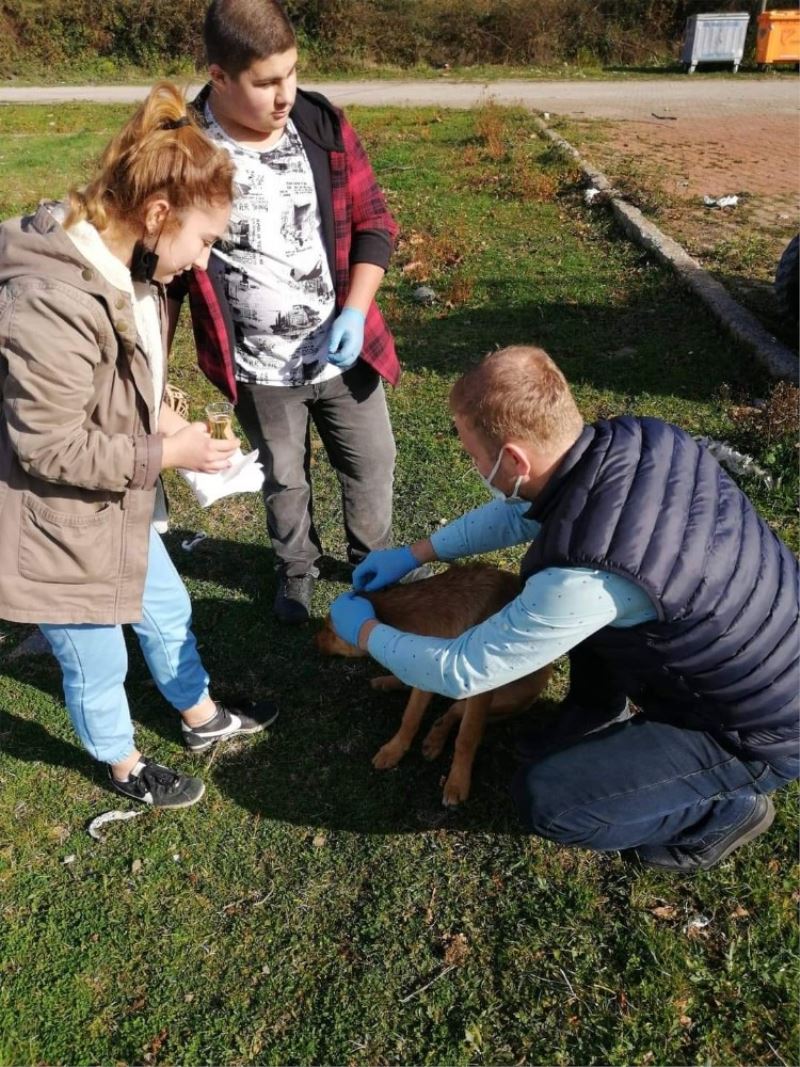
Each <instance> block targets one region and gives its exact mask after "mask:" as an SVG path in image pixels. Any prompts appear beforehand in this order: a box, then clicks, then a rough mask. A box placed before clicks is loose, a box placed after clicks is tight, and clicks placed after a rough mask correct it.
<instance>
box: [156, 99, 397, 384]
mask: <svg viewBox="0 0 800 1067" xmlns="http://www.w3.org/2000/svg"><path fill="white" fill-rule="evenodd" d="M207 93H208V87H206V89H204V90H203V92H201V94H200V96H199V97H198V98H197V100H196V101H195V104H194V106H195V108H196V109H197V111H198V112H199V114H200V115H201V116H202V112H203V105H204V103H205V99H206V96H207ZM302 95H303V97H304V98H305V102H306V103H305V107H306V110H307V109H308V106H309V103H310V104H311V105H313V102H314V95H315V94H313V95H309V94H302ZM317 99H319V98H317ZM325 104H326V106H327V108H328V110H329V112H330V113H332V114H334V115H335V116H336V117H337V120H338V127H339V135H340V144H341V148H338V147H337V148H328V149H327V151H328V158H329V161H330V198H331V205H332V208H333V227H334V262H335V270H334V278H333V283H334V288H335V290H336V305H337V308H341V307H343V306H344V303H345V301H346V300H347V296H348V294H349V292H350V270H351V267H352V266H353V265H354V264H355V263H359V262H366V263H377V264H378V266H381V267H384V268H385V267H386V266H387V264H388V258H389V255H390V254H391V249H392V248H393V246H394V241H395V238H396V237H397V223H396V222H395V221H394V219H393V218H392V216H391V215H390V213H389V210H388V208H387V206H386V201H385V199H384V197H383V193H382V192H381V190H380V188H379V187H378V183H377V181H376V179H375V174H374V172H373V170H372V166H371V165H370V162H369V159H368V158H367V154H366V152H365V151H364V149H363V147H362V145H361V142H360V141H359V139H358V136H357V134H356V132H355V130H354V129H353V127H352V126H351V125H350V123H349V122H348V121H347V120H346V119H345V118H344V115H343V114H342V112H341V111H339V110H338V109H336V108H333V107H332V106H331V105H330V104H328V103H327V101H325ZM317 106H319V105H317ZM300 132H301V137H302V130H301V131H300ZM312 170H313V160H312ZM314 179H315V184H316V186H317V192H318V194H320V195H324V189H323V190H321V189H320V181H319V178H318V175H317V173H315V174H314ZM370 235H372V237H373V238H374V237H376V236H377V237H378V241H379V244H381V245H383V246H384V247H385V248H386V249H387V250H388V251H387V254H386V255H385V262H382V261H381V260H382V259H383V258H384V256H382V255H376V254H375V251H376V249H375V241H374V240H373V241H370ZM360 236H361V237H362V239H363V242H362V243H365V244H367V245H368V246H371V247H367V248H366V249H361V250H360V249H359V237H360ZM187 293H188V295H189V305H190V308H191V313H192V328H193V330H194V337H195V344H196V346H197V362H198V364H199V366H200V369H201V370H202V371H203V373H204V374H205V375H206V377H207V378H208V379H209V380H210V381H212V382H213V383H214V385H216V386H217V388H219V389H220V390H221V391H222V392H223V393H225V394H226V396H228V397H230V399H231V400H233V401H234V402H235V401H236V395H237V389H236V378H235V362H234V352H233V327H232V321H231V315H230V309H229V308H228V307H227V302H226V301H225V297H224V294H223V293H222V292H221V290H220V289H219V288H218V287H217V286H216V285H215V284H214V283H213V282H212V279H211V276H210V275H209V274H207V273H206V272H205V271H199V270H193V271H192V272H191V274H190V275H188V279H187V278H186V277H179V278H177V279H176V280H175V281H174V282H173V283H171V284H170V287H169V296H170V298H171V299H173V300H176V301H178V302H181V301H182V300H183V298H184V296H185V295H186V294H187ZM361 358H362V359H363V360H364V361H365V362H366V363H368V364H369V365H370V366H371V367H373V368H374V369H375V370H376V371H377V372H378V373H379V374H380V375H381V377H383V378H385V379H386V381H388V382H389V383H390V384H391V385H397V383H398V381H399V380H400V364H399V362H398V359H397V353H396V351H395V345H394V338H393V337H392V335H391V333H390V332H389V328H388V326H387V325H386V322H385V321H384V318H383V315H382V314H381V312H380V310H379V308H378V306H377V304H376V303H375V301H373V302H372V305H371V307H370V309H369V311H368V313H367V319H366V322H365V324H364V347H363V349H362V351H361Z"/></svg>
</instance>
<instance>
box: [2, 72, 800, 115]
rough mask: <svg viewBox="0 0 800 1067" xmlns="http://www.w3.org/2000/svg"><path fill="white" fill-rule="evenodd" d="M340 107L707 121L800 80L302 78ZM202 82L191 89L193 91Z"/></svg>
mask: <svg viewBox="0 0 800 1067" xmlns="http://www.w3.org/2000/svg"><path fill="white" fill-rule="evenodd" d="M303 85H304V88H306V89H316V90H317V91H319V92H322V93H324V94H325V95H326V96H328V97H330V99H331V100H333V102H334V103H336V104H339V105H341V106H343V107H344V106H349V105H352V104H368V105H384V104H392V105H419V106H422V105H439V106H440V107H474V106H475V105H476V104H480V103H481V102H482V101H486V100H487V99H489V98H492V99H494V100H496V101H497V103H499V104H522V105H524V106H525V107H530V108H532V109H534V110H537V111H547V112H550V113H552V114H555V115H572V116H583V117H585V118H601V119H637V120H642V119H651V118H652V117H653V114H654V113H655V115H657V116H663V115H671V116H675V117H678V118H680V117H687V118H688V117H692V118H704V117H711V116H714V115H725V116H728V117H732V116H735V115H741V116H743V117H747V116H753V115H767V114H791V115H797V114H798V113H800V82H798V80H797V79H794V78H774V79H772V78H764V79H758V80H756V79H752V78H741V79H740V78H736V77H731V78H724V79H713V80H712V79H702V78H701V79H693V78H692V77H690V76H688V75H685V76H683V77H675V78H672V77H670V78H653V79H630V80H626V81H589V80H585V81H584V80H576V81H498V82H451V81H448V80H445V79H444V78H442V79H440V80H431V81H349V82H319V83H312V82H304V83H303ZM197 88H199V86H191V87H190V89H189V93H190V95H191V94H192V93H193V91H194V90H195V89H197ZM147 90H148V86H146V85H135V86H126V85H107V86H102V85H77V86H47V87H28V88H0V103H48V104H56V103H59V102H62V101H70V100H88V101H96V102H98V103H133V102H135V101H137V100H141V99H142V98H143V97H144V96H145V95H146V93H147Z"/></svg>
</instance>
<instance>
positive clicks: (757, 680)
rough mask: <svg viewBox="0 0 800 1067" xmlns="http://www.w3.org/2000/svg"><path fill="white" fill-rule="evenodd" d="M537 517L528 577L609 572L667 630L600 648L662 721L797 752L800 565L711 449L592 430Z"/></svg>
mask: <svg viewBox="0 0 800 1067" xmlns="http://www.w3.org/2000/svg"><path fill="white" fill-rule="evenodd" d="M528 515H529V517H530V518H533V519H536V520H537V521H538V522H540V523H541V524H542V529H541V532H540V534H539V535H538V537H537V538H536V539H535V540H534V541H533V542H532V544H531V546H530V548H529V549H528V552H527V554H526V556H525V558H524V560H523V561H522V576H523V578H524V579H527V578H529V577H530V575H531V574H534V573H535V572H536V571H539V570H542V569H543V568H545V567H551V566H561V567H564V566H566V567H570V566H573V567H597V568H600V569H602V570H606V571H611V572H612V573H614V574H621V575H623V576H624V577H626V578H629V579H631V580H632V581H634V582H636V584H637V585H639V586H640V587H641V588H642V589H643V590H644V591H645V592H646V593H647V594H648V595H649V597H650V599H651V600H652V602H653V605H654V607H655V610H656V612H657V614H658V618H657V621H655V622H653V623H645V624H642V625H640V626H634V627H631V628H630V629H620V628H618V627H611V626H608V627H606V628H605V629H603V630H601V631H599V633H597V634H595V635H593V636H592V637H591V638H589V639H588V646H589V647H591V648H592V649H593V650H594V651H595V652H597V653H598V654H599V655H600V656H601V657H602V659H603V661H604V663H606V664H607V665H608V670H609V673H610V674H611V675H612V676H613V677H614V679H615V681H616V682H617V683H618V684H619V685H620V687H621V688H624V690H625V691H626V692H627V693H628V694H629V696H631V697H632V698H633V700H634V701H635V702H636V703H637V704H639V705H640V706H641V707H642V708H643V710H644V712H645V714H647V715H648V717H650V718H657V719H661V720H665V721H669V722H674V723H678V724H681V725H685V726H689V727H691V728H694V729H702V730H708V731H709V732H711V733H713V734H714V735H715V736H717V737H718V738H719V739H720V741H722V743H723V744H725V745H726V747H728V748H731V749H733V750H734V751H737V752H741V753H742V754H743V755H745V756H746V757H748V758H753V759H764V760H769V759H772V758H777V757H781V756H785V755H790V754H795V753H796V752H797V747H798V712H799V709H798V683H799V682H800V674H799V673H798V653H799V652H800V631H799V630H798V566H797V560H796V559H795V557H794V555H793V554H792V552H790V550H789V549H788V548H787V546H786V545H785V544H784V543H783V542H782V541H781V540H780V539H779V538H778V537H776V536H775V534H774V533H773V532H772V531H771V530H770V529H769V527H768V526H767V524H766V523H765V522H764V521H763V520H762V519H761V518H760V517H759V516H758V514H757V513H756V511H755V509H754V508H753V505H752V504H751V503H750V501H749V500H748V499H747V497H746V496H745V495H744V493H743V492H742V491H741V490H740V489H739V488H738V487H737V486H736V485H735V483H734V482H733V481H732V480H731V479H730V478H729V477H728V475H727V474H726V473H725V472H724V471H723V470H722V468H721V467H720V466H719V464H718V463H717V461H716V460H715V459H714V458H713V456H712V455H711V454H710V453H709V452H708V450H707V449H705V448H703V447H702V446H701V445H698V444H697V443H696V442H695V441H694V440H692V438H691V437H689V436H688V434H686V433H684V432H683V431H682V430H680V429H678V427H676V426H671V425H669V424H668V423H664V422H661V421H659V420H658V419H636V418H631V417H629V416H624V417H622V418H617V419H611V420H609V421H608V422H605V421H603V422H598V423H596V424H595V425H593V426H587V427H586V428H585V429H584V431H583V433H582V435H581V437H580V438H579V439H578V441H577V442H576V443H575V445H574V446H573V447H572V448H571V449H570V451H569V452H568V453H567V455H566V456H565V458H564V460H563V462H562V463H561V464H560V466H559V468H558V470H557V471H556V472H555V474H554V475H553V477H552V478H551V479H550V481H549V482H548V484H547V486H546V487H545V489H544V491H543V492H542V494H541V495H540V496H539V497H538V498H537V500H536V501H535V502H534V504H533V506H532V507H531V509H530V511H529V512H528Z"/></svg>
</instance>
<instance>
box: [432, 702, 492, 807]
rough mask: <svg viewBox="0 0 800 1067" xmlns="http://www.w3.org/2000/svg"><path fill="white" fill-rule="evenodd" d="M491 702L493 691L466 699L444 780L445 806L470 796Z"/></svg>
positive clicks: (460, 801)
mask: <svg viewBox="0 0 800 1067" xmlns="http://www.w3.org/2000/svg"><path fill="white" fill-rule="evenodd" d="M491 702H492V694H491V692H489V693H481V694H480V695H479V696H474V697H469V698H468V699H467V701H466V707H465V709H464V715H463V718H462V719H461V727H460V728H459V731H458V737H456V751H455V755H454V756H453V763H452V766H451V767H450V773H449V774H448V776H447V781H446V782H445V784H444V796H443V797H442V803H443V804H444V805H445V807H454V806H455V805H456V804H461V803H462V802H463V801H465V800H466V799H467V797H468V796H469V790H470V786H471V784H472V764H473V763H474V761H475V753H476V752H477V751H478V748H479V746H480V743H481V740H482V738H483V731H484V727H485V726H486V716H487V715H488V713H489V705H490V704H491Z"/></svg>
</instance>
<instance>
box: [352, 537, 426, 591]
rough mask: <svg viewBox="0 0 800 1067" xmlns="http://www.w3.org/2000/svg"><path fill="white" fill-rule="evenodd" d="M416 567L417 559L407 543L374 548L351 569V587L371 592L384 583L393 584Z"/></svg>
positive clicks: (381, 587) (417, 564) (417, 565)
mask: <svg viewBox="0 0 800 1067" xmlns="http://www.w3.org/2000/svg"><path fill="white" fill-rule="evenodd" d="M417 567H419V560H418V559H417V557H416V556H415V555H414V553H413V552H412V551H411V549H410V548H409V547H408V545H403V546H402V548H376V549H374V550H373V551H372V552H370V554H369V555H368V556H367V557H366V558H365V559H362V560H361V562H360V563H359V565H358V566H357V567H356V569H355V570H354V571H353V588H354V589H357V590H364V592H366V593H372V592H374V591H375V590H376V589H383V587H384V586H385V585H394V583H395V582H399V581H400V579H401V578H405V576H406V575H407V574H409V573H410V572H411V571H413V570H416V568H417Z"/></svg>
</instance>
